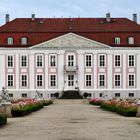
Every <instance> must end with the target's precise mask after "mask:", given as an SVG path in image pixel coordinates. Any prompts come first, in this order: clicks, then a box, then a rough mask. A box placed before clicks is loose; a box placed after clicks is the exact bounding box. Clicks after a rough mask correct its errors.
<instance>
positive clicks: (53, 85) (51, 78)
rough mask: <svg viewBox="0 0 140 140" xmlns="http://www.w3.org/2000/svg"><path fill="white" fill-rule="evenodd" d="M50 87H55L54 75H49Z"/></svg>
mask: <svg viewBox="0 0 140 140" xmlns="http://www.w3.org/2000/svg"><path fill="white" fill-rule="evenodd" d="M50 85H51V87H55V86H56V75H50Z"/></svg>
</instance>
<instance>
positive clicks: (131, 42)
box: [128, 37, 135, 45]
mask: <svg viewBox="0 0 140 140" xmlns="http://www.w3.org/2000/svg"><path fill="white" fill-rule="evenodd" d="M134 42H135V40H134V37H128V44H130V45H133V44H134Z"/></svg>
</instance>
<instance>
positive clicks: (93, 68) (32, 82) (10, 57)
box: [0, 14, 140, 98]
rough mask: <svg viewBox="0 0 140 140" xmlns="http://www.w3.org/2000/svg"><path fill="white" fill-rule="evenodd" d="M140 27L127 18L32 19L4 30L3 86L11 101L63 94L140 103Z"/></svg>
mask: <svg viewBox="0 0 140 140" xmlns="http://www.w3.org/2000/svg"><path fill="white" fill-rule="evenodd" d="M139 71H140V25H139V24H137V23H136V15H134V21H131V20H129V19H126V18H111V17H110V14H107V16H106V18H91V19H88V18H48V19H47V18H45V19H42V18H35V15H32V17H31V18H26V19H24V18H23V19H15V20H13V21H9V17H8V15H6V24H5V25H3V26H1V27H0V79H1V80H0V87H1V88H2V87H3V86H4V87H6V88H7V90H8V92H9V96H10V97H14V98H21V97H31V98H35V96H36V92H40V93H41V94H42V96H43V97H44V98H47V97H51V94H54V93H56V92H57V93H60V95H62V94H63V91H77V90H78V91H79V93H80V94H83V93H85V92H87V93H89V96H91V97H99V98H102V97H103V96H104V95H107V97H108V98H140V78H139V77H140V73H139Z"/></svg>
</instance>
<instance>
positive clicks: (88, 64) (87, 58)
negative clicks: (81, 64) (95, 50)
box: [86, 55, 92, 67]
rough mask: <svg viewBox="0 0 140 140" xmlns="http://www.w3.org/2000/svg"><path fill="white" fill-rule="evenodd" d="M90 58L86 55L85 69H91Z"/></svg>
mask: <svg viewBox="0 0 140 140" xmlns="http://www.w3.org/2000/svg"><path fill="white" fill-rule="evenodd" d="M91 59H92V57H91V55H86V67H91V63H92V60H91Z"/></svg>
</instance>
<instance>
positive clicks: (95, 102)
mask: <svg viewBox="0 0 140 140" xmlns="http://www.w3.org/2000/svg"><path fill="white" fill-rule="evenodd" d="M89 103H90V104H91V105H97V106H100V105H101V103H102V100H101V99H99V98H93V99H90V100H89Z"/></svg>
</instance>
